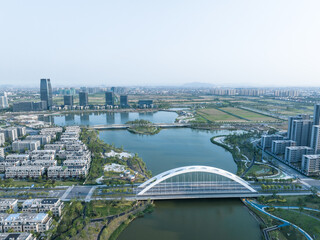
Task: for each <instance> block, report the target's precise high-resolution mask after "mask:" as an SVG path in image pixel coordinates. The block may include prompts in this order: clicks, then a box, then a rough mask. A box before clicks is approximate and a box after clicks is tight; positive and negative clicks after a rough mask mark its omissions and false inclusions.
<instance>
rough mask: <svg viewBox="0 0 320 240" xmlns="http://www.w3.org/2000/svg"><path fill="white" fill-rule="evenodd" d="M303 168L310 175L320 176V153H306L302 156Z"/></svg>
mask: <svg viewBox="0 0 320 240" xmlns="http://www.w3.org/2000/svg"><path fill="white" fill-rule="evenodd" d="M301 169H302V171H303V172H304V173H305V174H306V175H308V176H311V175H312V176H319V175H320V155H319V154H316V155H304V156H303V158H302V163H301Z"/></svg>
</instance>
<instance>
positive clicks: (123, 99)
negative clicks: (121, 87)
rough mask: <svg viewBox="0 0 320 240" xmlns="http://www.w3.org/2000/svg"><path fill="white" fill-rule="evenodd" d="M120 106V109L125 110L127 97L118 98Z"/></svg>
mask: <svg viewBox="0 0 320 240" xmlns="http://www.w3.org/2000/svg"><path fill="white" fill-rule="evenodd" d="M120 106H121V107H122V108H126V107H128V106H129V104H128V95H121V96H120Z"/></svg>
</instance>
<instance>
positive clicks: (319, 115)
mask: <svg viewBox="0 0 320 240" xmlns="http://www.w3.org/2000/svg"><path fill="white" fill-rule="evenodd" d="M313 124H314V125H320V104H316V105H314V111H313Z"/></svg>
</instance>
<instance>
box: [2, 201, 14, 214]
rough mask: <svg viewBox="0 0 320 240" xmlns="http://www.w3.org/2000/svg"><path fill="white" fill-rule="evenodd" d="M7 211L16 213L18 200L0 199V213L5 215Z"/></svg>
mask: <svg viewBox="0 0 320 240" xmlns="http://www.w3.org/2000/svg"><path fill="white" fill-rule="evenodd" d="M8 210H12V211H13V212H17V211H18V200H17V199H9V198H7V199H5V198H4V199H0V212H1V213H5V212H7V211H8Z"/></svg>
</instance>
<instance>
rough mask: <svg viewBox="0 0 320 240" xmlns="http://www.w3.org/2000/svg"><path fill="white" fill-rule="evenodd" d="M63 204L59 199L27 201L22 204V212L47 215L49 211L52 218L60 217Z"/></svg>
mask: <svg viewBox="0 0 320 240" xmlns="http://www.w3.org/2000/svg"><path fill="white" fill-rule="evenodd" d="M62 208H63V202H62V201H61V200H60V199H59V198H46V199H27V200H25V201H24V202H23V203H22V212H31V213H47V212H49V211H51V212H52V213H53V215H54V216H58V217H60V216H61V213H62Z"/></svg>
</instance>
